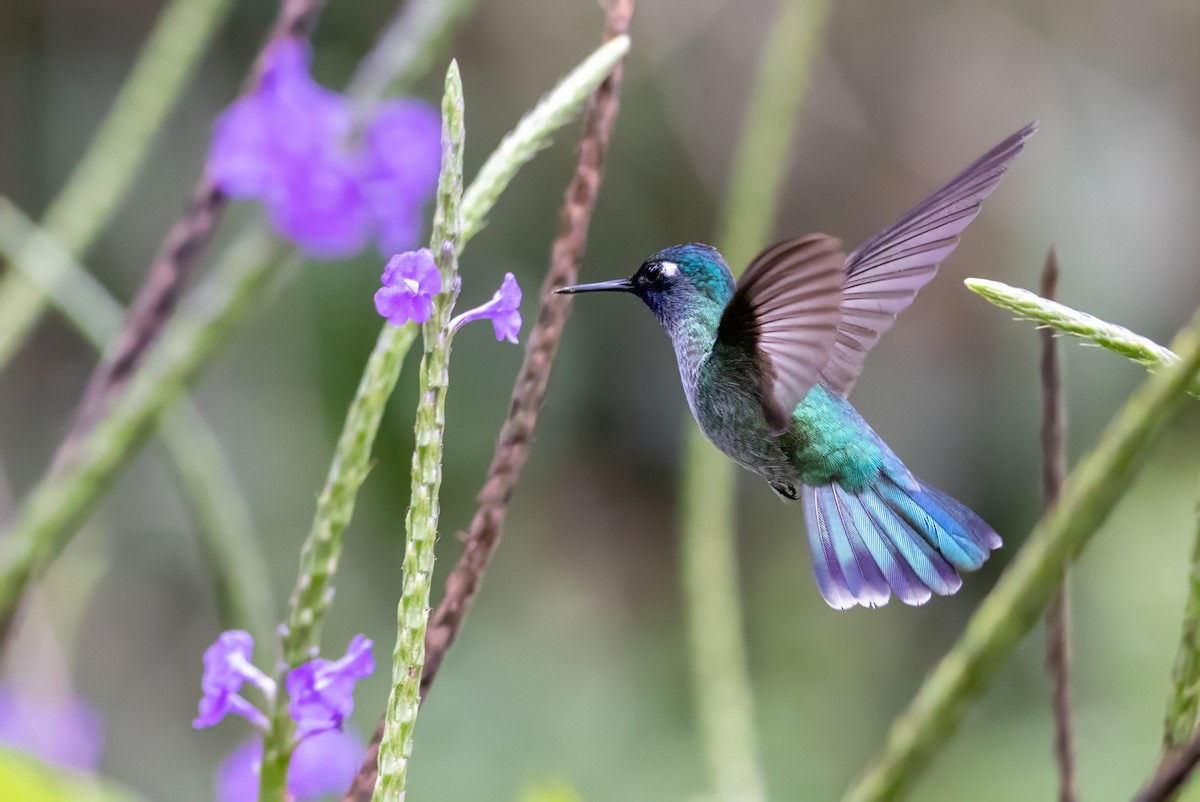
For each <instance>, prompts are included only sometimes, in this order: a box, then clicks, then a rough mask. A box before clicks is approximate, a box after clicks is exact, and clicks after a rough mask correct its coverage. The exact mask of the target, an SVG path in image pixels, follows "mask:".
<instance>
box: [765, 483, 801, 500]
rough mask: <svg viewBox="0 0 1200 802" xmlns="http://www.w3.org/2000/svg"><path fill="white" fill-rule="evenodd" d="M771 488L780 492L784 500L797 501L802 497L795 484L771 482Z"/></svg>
mask: <svg viewBox="0 0 1200 802" xmlns="http://www.w3.org/2000/svg"><path fill="white" fill-rule="evenodd" d="M768 484H770V485H771V489H772V490H774V491H775V492H776V493H778V494H779V497H780V498H781V499H783V500H784V501H795V500H796V499H798V498H800V494H799V493H798V492H797V491H796V486H795V485H790V484H788V483H787V482H769V483H768Z"/></svg>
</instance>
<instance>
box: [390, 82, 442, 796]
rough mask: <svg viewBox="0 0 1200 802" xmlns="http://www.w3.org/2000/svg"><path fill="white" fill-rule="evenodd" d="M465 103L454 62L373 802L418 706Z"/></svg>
mask: <svg viewBox="0 0 1200 802" xmlns="http://www.w3.org/2000/svg"><path fill="white" fill-rule="evenodd" d="M463 141H464V125H463V98H462V79H461V78H460V77H459V74H458V64H456V63H454V62H451V63H450V70H449V72H448V73H447V74H446V94H445V97H444V99H443V100H442V173H441V178H440V179H439V180H438V205H437V213H436V215H435V217H434V221H433V237H432V239H431V241H430V248H431V250H433V251H434V252H435V253H437V254H438V256H439V258H438V267H439V269H440V271H441V274H442V287H444V288H445V290H444V291H443V292H442V293H441V294H439V295H436V296H434V299H433V314H432V315H431V316H430V318H429V320H428V321H427V322H426V323H425V324H424V325H423V326H422V327H421V336H422V341H423V342H424V345H425V353H424V355H423V356H422V358H421V373H420V378H419V383H420V391H419V394H418V396H417V399H418V400H417V414H416V421H415V423H414V425H413V443H414V446H413V459H412V492H411V494H410V496H409V503H408V514H407V516H405V530H406V532H407V535H408V539H407V541H406V547H405V550H404V567H403V575H404V581H403V593H402V595H401V597H400V607H399V611H398V613H397V632H396V648H395V652H394V653H393V655H392V690H391V693H390V694H389V695H388V703H387V713H386V715H385V718H384V721H385V724H384V730H383V740H382V741H380V743H379V775H378V776H377V777H376V779H375V793H374V795H373V797H372V798H373V799H375V800H379V802H403V800H404V787H405V781H406V779H407V777H408V761H409V758H410V757H411V756H412V746H413V729H414V728H415V727H416V723H417V711H418V709H419V708H420V705H421V693H420V688H421V672H422V670H423V669H424V667H425V630H426V628H427V627H428V625H429V586H430V584H431V582H432V581H433V564H434V544H435V542H436V540H437V532H438V515H439V513H440V506H439V503H438V493H439V490H440V489H441V485H442V441H443V437H444V435H445V431H446V391H447V389H448V388H449V363H450V338H451V331H450V315H451V313H452V312H453V311H454V302H455V300H456V299H457V296H458V259H457V256H456V253H457V251H458V245H459V237H460V236H461V233H462V208H461V207H462V185H463V181H462V165H463Z"/></svg>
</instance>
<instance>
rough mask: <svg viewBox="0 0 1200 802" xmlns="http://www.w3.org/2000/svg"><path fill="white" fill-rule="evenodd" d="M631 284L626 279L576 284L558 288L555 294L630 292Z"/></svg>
mask: <svg viewBox="0 0 1200 802" xmlns="http://www.w3.org/2000/svg"><path fill="white" fill-rule="evenodd" d="M632 290H633V282H632V281H630V280H629V279H627V278H619V279H614V280H613V281H598V282H596V283H595V284H576V285H575V286H573V287H559V288H558V289H557V290H555V292H557V293H559V294H560V295H574V294H575V293H577V292H630V291H632Z"/></svg>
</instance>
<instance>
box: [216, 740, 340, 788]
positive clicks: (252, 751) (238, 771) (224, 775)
mask: <svg viewBox="0 0 1200 802" xmlns="http://www.w3.org/2000/svg"><path fill="white" fill-rule="evenodd" d="M362 756H363V746H362V741H361V740H360V739H359V738H358V736H356V735H353V734H351V733H347V732H338V731H337V730H327V731H325V732H323V733H320V734H318V735H313V736H312V737H310V738H306V739H305V740H303V741H301V742H300V744H299V745H298V746H297V747H296V749H295V751H294V752H292V762H291V763H290V764H289V765H288V791H289V792H290V793H291V795H292V796H293V797H294V798H295V800H296V802H306V800H310V799H321V798H324V797H328V796H340V795H341V794H342V793H344V792H345V791H346V789H348V788H349V787H350V783H351V782H353V781H354V775H355V774H356V773H357V772H358V767H359V764H360V763H361V762H362ZM261 768H262V742H261V741H257V740H256V741H248V742H246V743H244V744H242V745H241V746H239V747H237V748H236V749H234V750H233V752H231V753H230V754H229V756H228V757H227V758H225V760H224V761H222V762H221V766H220V768H218V769H217V802H257V800H258V779H259V771H260V770H261Z"/></svg>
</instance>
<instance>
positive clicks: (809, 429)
mask: <svg viewBox="0 0 1200 802" xmlns="http://www.w3.org/2000/svg"><path fill="white" fill-rule="evenodd" d="M1036 130H1037V123H1030V124H1029V125H1027V126H1025V127H1024V128H1022V129H1021V130H1020V131H1017V132H1016V133H1015V134H1013V135H1012V136H1010V137H1008V138H1007V139H1005V140H1004V141H1003V142H1001V143H1000V144H999V145H997V146H996V147H994V148H992V149H991V150H990V151H988V152H987V153H986V154H984V155H983V156H982V157H981V158H979V159H978V160H977V161H975V162H974V163H973V164H971V165H970V166H969V167H967V168H966V169H965V170H963V171H962V172H961V173H959V174H958V175H957V176H956V177H955V178H954V179H953V180H952V181H950V183H948V184H946V185H945V186H944V187H942V188H941V189H939V190H938V191H937V192H935V193H933V194H932V195H930V196H929V197H928V198H926V199H925V200H923V201H922V202H921V203H919V204H917V206H916V207H914V208H913V209H912V210H911V211H910V212H909V213H908V214H906V215H904V217H902V218H901V219H900V221H899V222H898V223H896V224H895V225H893V226H891V227H890V228H887V229H884V230H883V231H882V232H880V233H879V234H876V235H875V236H874V237H872V238H871V239H869V240H867V242H865V243H864V244H863V245H861V246H859V247H858V248H857V249H855V250H854V251H852V252H851V253H850V255H849V256H846V255H845V254H844V253H843V252H842V243H841V241H840V240H838V239H835V238H834V237H830V236H826V235H824V234H810V235H808V236H806V237H800V238H797V239H789V240H784V241H782V242H778V243H776V244H774V245H772V246H770V247H768V248H766V249H765V250H763V251H762V252H761V253H759V254H758V256H756V257H754V259H753V260H752V261H751V262H750V264H749V266H747V268H746V271H745V273H744V274H743V275H742V279H741V281H739V282H737V283H736V284H735V283H734V280H733V275H732V274H731V273H730V270H729V266H728V265H727V264H726V263H725V259H724V258H723V257H722V256H721V254H720V253H718V252H717V249H716V248H713V247H712V246H711V245H703V244H699V243H690V244H687V245H675V246H672V247H670V248H666V249H664V250H661V251H659V252H658V253H656V254H654V255H653V256H651V257H650V258H649V259H647V260H646V261H645V262H643V263H642V266H641V267H639V268H638V270H637V272H636V273H634V274H633V276H632V277H630V278H627V279H618V280H615V281H603V282H599V283H596V284H579V285H576V286H573V287H563V288H561V289H559V290H558V292H560V293H581V292H628V293H632V294H634V295H636V296H637V297H639V298H641V299H642V301H643V302H644V303H645V304H646V306H648V307H650V311H652V312H653V313H654V316H655V317H657V318H658V321H659V323H661V324H662V326H663V328H664V329H665V330H666V332H667V334H668V336H670V338H671V342H672V343H673V344H674V346H675V356H676V359H677V361H678V363H679V374H680V377H681V378H682V379H683V389H684V393H685V394H686V395H687V401H688V406H689V407H690V408H691V410H692V415H693V417H695V419H696V422H697V423H698V424H699V425H700V428H701V430H702V431H703V432H704V434H705V435H706V436H707V437H708V439H709V440H711V441H712V442H713V443H714V444H715V445H716V446H717V448H719V449H721V450H722V451H723V452H725V454H727V455H728V456H730V457H731V458H733V460H734V461H735V462H737V463H738V464H739V465H741V466H742V467H744V468H747V469H749V470H751V471H753V472H754V473H756V474H758V475H759V476H762V477H763V478H764V479H766V480H767V482H769V483H770V485H771V487H772V488H773V489H774V490H775V492H776V493H778V494H779V496H780V497H781V498H783V499H784V500H785V501H795V500H797V499H802V500H803V503H804V517H805V522H806V525H807V529H808V545H809V549H810V551H811V552H812V559H813V572H814V574H815V575H816V580H817V586H818V587H819V588H820V590H821V595H822V596H823V597H824V598H825V601H826V602H828V603H829V605H830V606H832V607H835V608H837V609H839V610H844V609H847V608H849V607H853V606H854V605H856V604H861V605H863V606H866V607H878V606H881V605H883V604H886V603H887V601H888V598H889V597H890V595H891V594H892V593H894V594H896V596H897V597H898V598H899V599H900V600H901V601H902V602H904V603H905V604H914V605H916V604H924V603H925V602H927V601H929V599H930V597H931V596H932V594H934V593H936V594H938V595H940V596H947V595H949V594H952V593H954V592H955V591H957V590H958V589H959V588H960V587H961V586H962V579H961V578H960V577H959V575H958V571H960V570H961V571H973V570H975V569H977V568H979V567H980V566H981V565H983V563H984V561H985V560H987V558H988V556H989V554H990V552H991V551H992V549H996V548H999V547H1000V545H1001V542H1000V537H999V536H998V535H997V534H996V532H995V531H994V530H993V529H992V528H991V527H990V526H988V525H987V523H985V522H984V521H983V519H982V518H980V517H979V516H978V515H976V514H975V513H974V512H972V511H971V510H970V509H968V508H967V507H966V505H964V504H962V503H961V502H959V501H957V500H955V499H953V498H951V497H950V496H948V495H946V494H945V493H943V492H941V491H940V490H937V489H936V488H933V487H931V486H930V485H928V484H926V483H925V482H922V481H921V480H920V479H918V478H917V477H915V476H914V475H913V474H912V473H911V472H910V471H909V470H908V468H906V467H905V466H904V463H902V462H901V461H900V459H899V458H898V457H897V456H896V455H895V454H894V453H892V450H891V449H890V448H888V446H887V444H886V443H884V442H883V440H882V439H881V438H880V437H879V435H877V434H875V432H874V430H872V429H871V427H870V426H869V425H868V424H867V422H866V421H865V420H863V418H862V416H861V415H859V414H858V412H857V410H855V409H854V407H853V406H851V404H850V402H849V401H847V400H846V396H847V395H848V394H849V393H850V390H851V389H852V388H853V387H854V383H855V381H857V379H858V375H859V373H860V372H861V371H862V367H863V363H864V361H865V360H866V357H867V354H868V353H869V352H870V350H871V348H872V347H873V346H874V345H875V343H876V342H878V341H879V337H880V335H882V334H883V333H884V332H885V331H887V330H888V329H889V328H891V327H892V323H893V322H894V321H895V319H896V316H897V315H898V314H899V313H900V312H902V311H903V310H904V309H905V308H906V307H907V306H908V305H909V304H910V303H912V300H913V298H914V297H915V296H916V294H917V291H918V290H919V289H921V287H923V286H925V284H926V283H927V282H928V281H929V280H930V279H932V278H933V276H934V274H935V273H936V272H937V268H938V264H939V263H940V262H941V261H942V260H943V259H945V258H946V257H947V256H949V255H950V253H951V252H952V251H953V250H954V248H955V247H956V246H957V245H958V238H959V234H961V233H962V231H963V229H965V228H966V227H967V225H968V224H969V223H970V222H971V221H972V220H974V219H975V216H976V215H977V214H979V209H980V204H981V203H982V201H983V199H984V198H986V197H987V196H988V195H990V194H991V193H992V191H993V190H994V189H995V188H996V186H997V185H998V184H999V183H1000V179H1001V178H1002V177H1003V176H1004V173H1005V171H1006V170H1007V169H1008V166H1009V165H1010V164H1011V163H1012V160H1013V159H1015V158H1016V156H1017V154H1018V153H1020V152H1021V150H1022V148H1023V147H1024V145H1025V140H1026V139H1028V138H1029V137H1030V136H1032V135H1033V133H1034V132H1035V131H1036Z"/></svg>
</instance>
